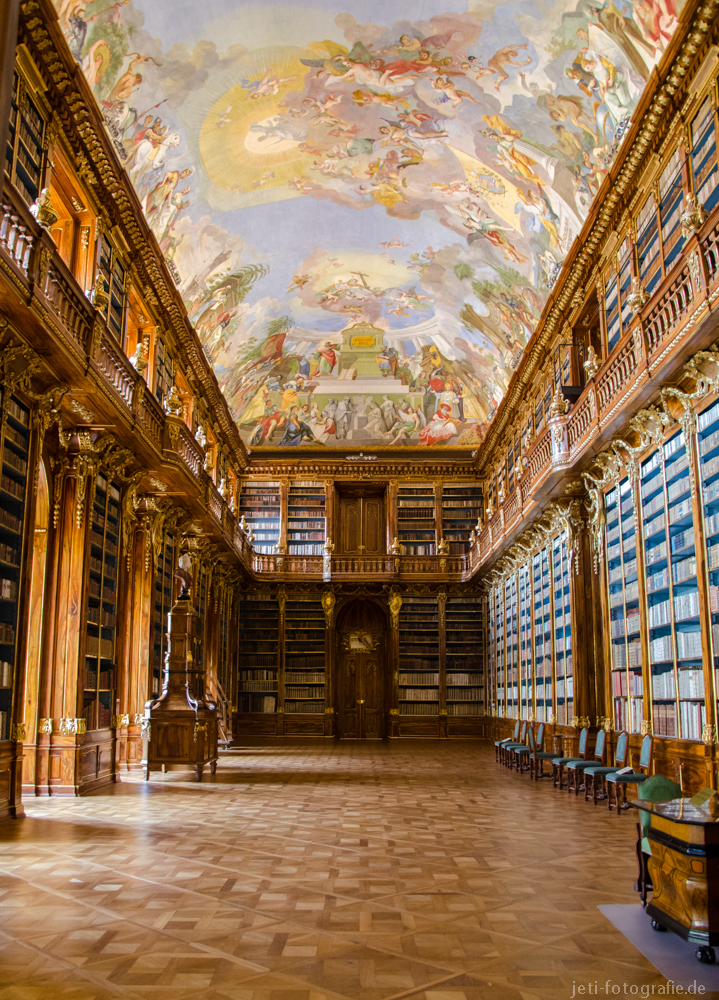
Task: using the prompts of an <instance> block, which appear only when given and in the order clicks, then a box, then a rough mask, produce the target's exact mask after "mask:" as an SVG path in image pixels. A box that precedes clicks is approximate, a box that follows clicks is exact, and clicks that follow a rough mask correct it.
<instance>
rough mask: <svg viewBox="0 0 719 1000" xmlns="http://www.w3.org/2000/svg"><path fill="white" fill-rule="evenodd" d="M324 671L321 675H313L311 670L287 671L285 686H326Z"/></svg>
mask: <svg viewBox="0 0 719 1000" xmlns="http://www.w3.org/2000/svg"><path fill="white" fill-rule="evenodd" d="M324 682H325V674H324V670H323V671H322V672H321V673H316V674H315V673H312V672H311V671H310V670H303V671H302V672H299V671H294V670H286V671H285V684H324Z"/></svg>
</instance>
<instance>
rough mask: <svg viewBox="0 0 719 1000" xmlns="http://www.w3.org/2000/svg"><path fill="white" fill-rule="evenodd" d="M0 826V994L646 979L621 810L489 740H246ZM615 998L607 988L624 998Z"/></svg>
mask: <svg viewBox="0 0 719 1000" xmlns="http://www.w3.org/2000/svg"><path fill="white" fill-rule="evenodd" d="M25 805H26V809H27V813H28V815H27V818H26V819H25V820H23V821H20V822H9V823H5V824H2V825H0V1000H26V998H27V1000H29V998H32V1000H110V998H123V1000H124V998H137V1000H140V998H142V1000H166V998H168V1000H169V998H172V1000H325V998H326V1000H333V998H351V1000H392V998H395V1000H396V998H400V997H402V998H405V997H407V998H409V997H411V998H413V1000H532V998H541V1000H558V998H564V997H566V998H568V1000H569V998H571V997H572V994H573V989H574V987H573V984H574V983H576V984H577V985H579V984H589V983H592V984H593V983H595V982H599V983H602V984H603V983H605V982H606V981H607V980H611V982H612V983H616V984H619V985H622V984H625V983H626V984H629V988H628V989H627V990H626V992H630V990H631V986H632V985H638V986H639V987H640V995H641V987H642V986H649V987H650V988H651V985H652V984H654V985H655V987H657V986H659V985H660V984H663V983H664V982H665V980H664V979H663V978H662V977H661V976H660V975H659V974H658V973H657V972H656V970H655V969H654V968H653V966H651V965H650V964H649V963H648V962H647V961H646V960H645V959H644V958H643V957H642V956H641V955H640V954H639V952H638V951H636V950H635V949H634V947H633V946H632V945H630V944H629V942H628V941H627V940H626V939H625V938H624V937H623V936H622V935H621V934H619V932H618V931H616V930H615V929H614V927H613V926H612V925H611V924H610V923H609V922H608V921H607V920H606V919H605V918H604V917H603V916H602V914H601V913H600V912H599V911H598V910H597V905H598V904H600V903H635V902H636V901H637V896H636V894H635V893H634V892H633V891H632V883H633V880H634V875H635V861H634V838H635V826H634V819H633V815H632V814H629V815H624V816H622V817H621V819H618V818H617V817H616V816H615V815H614V814H611V815H608V814H607V811H606V809H605V808H604V807H601V808H600V807H599V806H598V807H597V808H596V809H595V808H594V807H593V806H591V805H590V804H586V805H585V803H584V801H583V800H582V799H576V800H575V799H574V797H573V796H569V795H567V794H566V793H565V792H562V793H560V792H558V791H555V790H554V789H552V787H551V783H550V782H548V781H545V782H544V783H543V784H539V785H537V784H533V783H530V781H529V778H528V777H527V776H526V775H523V776H519V775H516V774H511V775H510V774H509V773H508V772H507V771H506V770H505V769H504V768H501V767H499V766H498V765H496V764H495V762H494V750H493V748H490V747H489V746H488V745H487V744H477V743H469V742H467V743H451V742H449V743H440V742H433V741H416V742H414V741H413V742H410V741H408V742H392V743H385V744H368V743H364V744H363V743H347V744H335V743H333V742H325V741H301V742H300V741H290V740H284V741H280V740H277V741H264V742H263V741H261V740H256V741H254V745H252V746H245V747H244V748H237V749H235V750H234V751H231V752H230V753H229V754H228V755H226V756H225V757H224V758H223V760H222V762H221V764H220V767H219V769H218V772H217V775H216V776H215V777H214V778H211V777H210V776H209V774H206V777H205V781H204V782H203V784H201V785H198V784H195V783H193V782H191V781H189V779H188V778H186V777H184V776H179V775H166V776H158V777H157V780H155V781H153V782H151V783H150V784H149V785H145V784H144V783H142V782H141V781H139V780H136V779H134V778H132V779H130V780H123V782H122V784H118V785H116V786H113V787H111V788H110V789H106V790H104V791H103V792H102V793H99V794H97V795H95V796H92V797H86V798H81V799H72V800H69V799H49V800H47V799H31V800H26V803H25ZM624 992H625V991H624V990H622V993H624Z"/></svg>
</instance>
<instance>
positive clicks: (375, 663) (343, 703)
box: [335, 600, 386, 740]
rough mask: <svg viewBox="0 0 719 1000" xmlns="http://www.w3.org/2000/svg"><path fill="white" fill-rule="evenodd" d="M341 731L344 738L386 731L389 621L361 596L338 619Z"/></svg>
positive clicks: (373, 736)
mask: <svg viewBox="0 0 719 1000" xmlns="http://www.w3.org/2000/svg"><path fill="white" fill-rule="evenodd" d="M338 625H339V628H338V631H337V641H338V644H339V649H338V656H337V659H336V663H337V674H336V676H337V699H336V702H335V704H336V705H337V732H338V735H339V737H340V739H346V740H381V739H382V737H383V736H384V733H385V714H386V686H385V648H386V636H385V621H384V619H383V616H382V614H381V612H380V611H379V609H378V608H377V606H376V605H374V604H373V603H372V602H370V601H366V600H357V601H354V602H353V603H352V604H351V605H350V606H349V607H348V608H345V609H343V614H342V615H341V616H340V620H339V622H338Z"/></svg>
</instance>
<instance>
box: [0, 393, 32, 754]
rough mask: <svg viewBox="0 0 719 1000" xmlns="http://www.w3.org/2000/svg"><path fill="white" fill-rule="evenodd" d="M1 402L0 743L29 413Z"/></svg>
mask: <svg viewBox="0 0 719 1000" xmlns="http://www.w3.org/2000/svg"><path fill="white" fill-rule="evenodd" d="M0 399H1V400H2V406H3V414H4V416H5V419H4V421H3V425H2V430H3V437H2V453H3V466H2V479H1V480H0V741H4V740H9V739H10V736H11V731H10V727H11V722H12V711H13V690H14V683H15V666H16V663H17V638H18V607H19V604H18V602H19V596H20V589H21V582H22V581H21V579H20V565H21V563H22V545H23V526H24V523H25V501H26V497H27V472H28V451H29V447H30V413H29V411H28V410H27V409H26V408H25V407H24V406H23V405H22V404H21V403H20V402H19V401H18V400H16V399H15V398H14V397H9V398H6V397H5V395H4V394H2V390H0Z"/></svg>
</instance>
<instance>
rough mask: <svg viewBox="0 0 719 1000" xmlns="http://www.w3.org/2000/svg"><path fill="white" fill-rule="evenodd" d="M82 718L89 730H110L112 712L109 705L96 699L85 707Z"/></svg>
mask: <svg viewBox="0 0 719 1000" xmlns="http://www.w3.org/2000/svg"><path fill="white" fill-rule="evenodd" d="M82 717H83V718H84V720H85V723H86V725H87V728H88V729H109V728H110V721H111V719H112V712H111V711H110V709H109V708H108V707H107V705H103V703H102V702H101V701H98V700H97V699H95V700H94V701H91V702H88V704H87V705H84V706H83V709H82Z"/></svg>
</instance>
